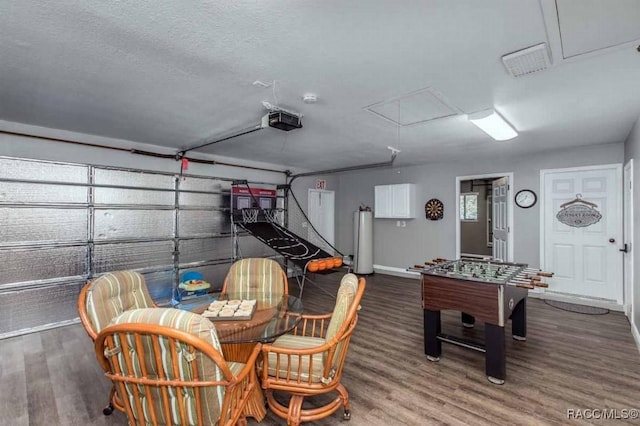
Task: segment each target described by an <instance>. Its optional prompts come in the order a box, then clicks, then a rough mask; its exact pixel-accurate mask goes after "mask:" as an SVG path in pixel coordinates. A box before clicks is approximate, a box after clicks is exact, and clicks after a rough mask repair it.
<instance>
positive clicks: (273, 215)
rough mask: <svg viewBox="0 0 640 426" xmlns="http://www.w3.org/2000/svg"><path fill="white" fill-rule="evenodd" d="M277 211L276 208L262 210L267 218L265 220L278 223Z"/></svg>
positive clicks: (278, 215)
mask: <svg viewBox="0 0 640 426" xmlns="http://www.w3.org/2000/svg"><path fill="white" fill-rule="evenodd" d="M279 213H280V212H279V211H278V210H277V209H266V210H264V217H265V218H266V219H267V222H275V223H280V214H279Z"/></svg>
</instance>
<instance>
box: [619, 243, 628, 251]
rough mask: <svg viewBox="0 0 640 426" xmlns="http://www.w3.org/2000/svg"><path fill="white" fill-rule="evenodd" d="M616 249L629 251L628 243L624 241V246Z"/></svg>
mask: <svg viewBox="0 0 640 426" xmlns="http://www.w3.org/2000/svg"><path fill="white" fill-rule="evenodd" d="M618 250H620V251H621V252H623V253H629V244H627V243H624V247H623V248H621V249H618Z"/></svg>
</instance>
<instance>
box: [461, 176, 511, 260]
mask: <svg viewBox="0 0 640 426" xmlns="http://www.w3.org/2000/svg"><path fill="white" fill-rule="evenodd" d="M512 182H513V173H492V174H486V175H475V176H458V177H456V211H457V212H458V220H456V257H457V258H459V257H460V256H461V255H465V256H477V257H492V258H497V259H501V260H503V261H505V262H512V261H513V208H512V206H511V199H512V197H511V186H512V185H513V183H512Z"/></svg>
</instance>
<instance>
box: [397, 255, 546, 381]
mask: <svg viewBox="0 0 640 426" xmlns="http://www.w3.org/2000/svg"><path fill="white" fill-rule="evenodd" d="M409 270H412V271H417V272H420V273H421V274H422V308H423V309H424V351H425V354H426V355H427V359H428V360H430V361H439V360H440V355H441V353H442V342H446V343H452V344H455V345H459V346H462V347H465V348H468V349H473V350H476V351H479V352H484V353H485V370H486V374H487V378H488V379H489V381H490V382H492V383H496V384H503V383H504V381H505V379H506V350H505V337H504V326H505V324H506V323H507V321H508V320H509V319H511V322H512V335H513V338H514V339H515V340H520V341H523V340H526V336H527V305H526V302H527V294H528V291H529V290H530V289H533V288H536V287H548V284H547V283H545V282H544V281H543V279H544V278H545V277H551V276H553V274H551V273H548V272H542V271H540V270H538V269H534V268H529V267H528V265H526V264H522V263H506V262H497V261H491V260H477V259H459V260H447V259H441V258H438V259H434V260H433V261H431V262H425V264H424V265H414V266H413V267H410V268H409ZM441 310H455V311H460V312H461V316H462V325H463V326H464V327H467V328H471V327H473V326H474V324H475V320H476V319H478V320H480V321H483V322H484V324H485V328H484V330H485V331H484V334H485V335H484V337H485V342H484V345H479V344H477V343H473V342H470V341H468V340H464V339H462V338H459V337H456V336H452V335H448V334H443V333H442V330H441V320H440V311H441Z"/></svg>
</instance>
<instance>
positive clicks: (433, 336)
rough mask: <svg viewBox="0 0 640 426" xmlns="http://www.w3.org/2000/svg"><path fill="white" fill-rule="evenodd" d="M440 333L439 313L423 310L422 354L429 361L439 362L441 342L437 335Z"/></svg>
mask: <svg viewBox="0 0 640 426" xmlns="http://www.w3.org/2000/svg"><path fill="white" fill-rule="evenodd" d="M441 331H442V325H441V323H440V311H432V310H429V309H425V310H424V353H425V354H426V355H427V359H428V360H429V361H433V362H436V361H440V354H441V353H442V342H441V341H440V340H439V339H438V335H439V334H440V332H441Z"/></svg>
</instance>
